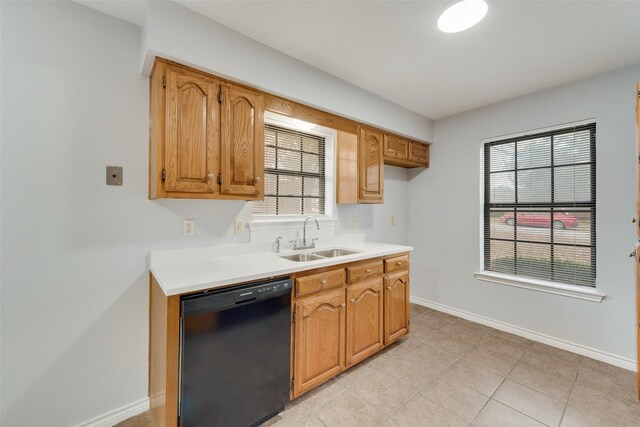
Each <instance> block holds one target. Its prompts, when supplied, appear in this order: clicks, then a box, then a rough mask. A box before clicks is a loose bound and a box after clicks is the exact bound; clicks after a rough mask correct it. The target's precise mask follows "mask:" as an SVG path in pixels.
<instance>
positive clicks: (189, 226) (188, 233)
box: [182, 219, 196, 237]
mask: <svg viewBox="0 0 640 427" xmlns="http://www.w3.org/2000/svg"><path fill="white" fill-rule="evenodd" d="M182 235H183V236H184V237H193V236H195V235H196V221H195V220H193V219H185V220H184V222H183V223H182Z"/></svg>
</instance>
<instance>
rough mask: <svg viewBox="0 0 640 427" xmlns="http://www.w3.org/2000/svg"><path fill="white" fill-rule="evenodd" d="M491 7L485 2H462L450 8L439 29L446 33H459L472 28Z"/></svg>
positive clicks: (475, 0) (477, 0) (479, 0)
mask: <svg viewBox="0 0 640 427" xmlns="http://www.w3.org/2000/svg"><path fill="white" fill-rule="evenodd" d="M487 9H489V6H488V5H487V2H485V1H484V0H461V1H457V2H455V3H453V4H452V5H451V6H449V7H448V8H447V9H446V10H445V11H444V12H442V15H440V18H438V28H439V29H440V31H443V32H445V33H457V32H458V31H464V30H466V29H467V28H471V27H473V26H474V25H476V24H477V23H478V22H480V21H482V18H484V16H485V15H486V14H487Z"/></svg>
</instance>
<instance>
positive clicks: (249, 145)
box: [220, 84, 264, 200]
mask: <svg viewBox="0 0 640 427" xmlns="http://www.w3.org/2000/svg"><path fill="white" fill-rule="evenodd" d="M221 121H222V124H221V126H222V129H221V138H222V140H221V146H220V158H221V169H222V177H221V178H222V179H221V181H222V182H221V184H220V187H221V192H222V193H223V194H229V195H231V194H233V195H246V196H249V197H248V198H247V200H249V199H253V200H262V199H263V197H264V196H263V195H264V191H263V188H264V154H263V153H264V100H263V96H262V95H261V94H260V93H258V92H255V91H252V90H250V89H246V88H243V87H240V86H235V85H232V84H224V85H223V86H222V120H221Z"/></svg>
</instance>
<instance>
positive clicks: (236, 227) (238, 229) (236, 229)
mask: <svg viewBox="0 0 640 427" xmlns="http://www.w3.org/2000/svg"><path fill="white" fill-rule="evenodd" d="M242 230H244V221H243V220H242V219H240V218H236V220H235V221H234V222H233V234H242Z"/></svg>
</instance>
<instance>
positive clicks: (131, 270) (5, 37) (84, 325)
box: [0, 1, 430, 427]
mask: <svg viewBox="0 0 640 427" xmlns="http://www.w3.org/2000/svg"><path fill="white" fill-rule="evenodd" d="M0 30H1V37H0V39H1V43H2V44H1V52H2V55H1V58H0V61H1V62H0V70H1V73H0V78H1V80H0V84H1V85H2V89H3V91H2V98H1V116H0V120H1V122H2V125H3V126H2V129H1V133H0V137H1V139H2V146H1V148H0V150H1V151H0V172H1V175H0V203H1V205H2V216H1V225H0V233H1V235H2V241H1V242H0V251H1V256H2V258H1V262H0V266H1V276H0V279H1V281H2V290H1V291H2V295H1V302H0V304H1V305H0V316H1V318H0V333H1V341H0V344H1V351H0V357H1V366H0V374H1V376H2V383H1V386H0V392H1V395H2V402H1V403H2V414H1V419H0V424H2V425H4V426H11V427H19V426H27V427H32V426H41V425H46V426H51V427H56V426H68V425H72V424H75V423H79V422H83V421H85V420H87V419H90V418H92V417H94V416H97V415H100V414H103V413H105V412H107V411H110V410H113V409H116V408H118V407H121V406H123V405H127V404H130V403H132V402H135V401H137V400H139V399H143V398H145V397H146V395H147V369H148V366H147V360H148V359H147V358H148V355H147V347H148V323H147V322H148V296H147V292H148V272H147V268H146V256H147V253H148V251H149V250H154V249H171V248H180V247H196V246H206V245H214V244H222V243H235V242H247V241H249V233H248V232H246V231H245V233H243V234H241V235H238V236H236V235H234V234H233V219H234V218H236V217H241V218H244V219H250V217H251V205H250V204H248V203H245V202H234V201H207V200H201V201H189V200H161V201H149V200H148V199H147V174H148V170H147V164H148V152H147V150H148V129H147V128H148V124H147V123H148V79H147V78H146V77H144V76H141V75H140V66H139V65H140V62H139V60H140V37H141V31H140V29H139V28H138V27H136V26H134V25H131V24H128V23H125V22H123V21H119V20H117V19H115V18H112V17H109V16H107V15H103V14H101V13H98V12H96V11H93V10H91V9H88V8H86V7H84V6H81V5H78V4H75V3H71V2H43V3H35V2H24V1H20V2H11V1H3V2H2V15H1V21H0ZM230 42H231V41H229V43H230ZM211 54H212V55H214V54H215V51H214V50H212V51H211ZM262 54H263V55H265V58H268V57H269V56H270V55H272V54H273V53H270V52H268V51H264V52H263V53H262ZM274 55H275V54H274ZM282 70H283V74H282V75H281V76H280V80H279V81H276V80H275V77H274V76H271V78H272V79H273V80H272V83H274V84H276V83H277V86H278V87H279V88H281V90H282V92H286V91H287V90H288V88H289V80H290V77H291V76H290V74H289V73H287V72H286V70H287V68H282ZM245 78H246V76H245ZM326 87H327V86H318V87H317V88H315V90H316V91H317V92H322V91H324V90H325V89H326ZM343 89H344V90H345V91H347V93H356V92H353V91H352V90H351V89H349V88H348V87H346V86H344V87H343ZM349 91H351V92H349ZM308 93H309V94H313V93H314V92H313V91H310V92H308ZM334 93H335V92H334ZM361 95H362V96H360V98H359V100H353V99H351V98H350V101H349V102H350V105H351V108H353V109H356V110H357V106H358V103H360V105H361V107H362V109H363V111H366V110H367V108H368V106H369V103H370V101H371V99H370V98H369V97H367V96H365V95H366V93H365V94H362V93H361ZM354 96H356V95H354ZM401 116H402V114H400V113H398V115H397V116H396V117H397V119H398V125H397V126H395V125H394V124H393V123H391V125H392V126H390V127H392V128H397V129H402V128H403V126H404V125H403V124H402V123H403V120H402V119H401ZM408 116H409V119H408V122H410V123H414V124H415V121H414V117H413V116H412V115H411V114H409V115H408ZM429 123H430V122H429V121H425V125H424V129H422V131H421V132H423V133H421V134H420V135H423V136H424V137H427V136H426V134H428V133H429V128H430V127H429V126H430V124H429ZM409 127H410V126H409ZM420 135H418V136H420ZM107 165H121V166H123V167H124V185H123V186H122V187H107V186H106V185H105V166H107ZM385 172H386V174H387V182H386V198H387V203H386V204H385V205H383V206H355V207H349V206H347V207H340V208H338V214H339V217H340V218H343V217H344V216H346V217H347V218H348V223H347V224H348V227H350V224H351V216H352V215H353V212H357V214H358V215H359V216H360V223H361V229H359V231H365V232H366V233H367V234H368V237H369V238H370V239H378V240H385V241H392V242H394V241H395V242H399V243H403V242H404V241H405V240H406V231H404V227H405V225H403V224H406V221H407V220H406V198H405V196H406V193H407V182H406V171H404V170H396V168H390V167H387V168H386V170H385ZM390 213H394V214H395V215H396V220H397V225H396V226H394V227H393V228H392V226H389V225H388V215H389V214H390ZM185 218H193V219H195V220H196V237H195V238H183V237H182V236H181V230H182V221H183V219H185ZM378 221H381V222H382V223H381V224H378ZM338 226H339V227H340V228H341V229H343V228H344V227H343V226H342V225H340V224H339V225H338Z"/></svg>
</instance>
